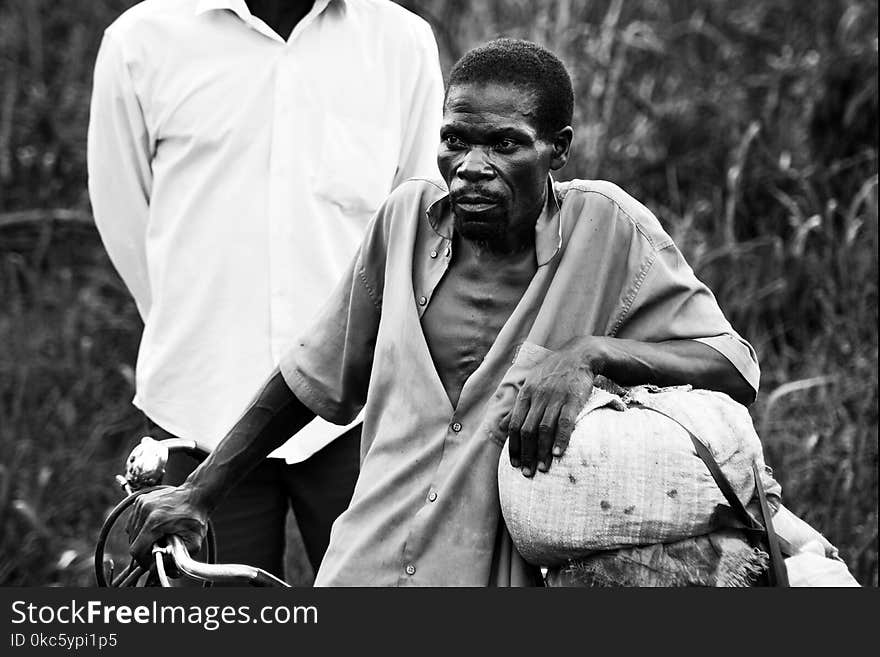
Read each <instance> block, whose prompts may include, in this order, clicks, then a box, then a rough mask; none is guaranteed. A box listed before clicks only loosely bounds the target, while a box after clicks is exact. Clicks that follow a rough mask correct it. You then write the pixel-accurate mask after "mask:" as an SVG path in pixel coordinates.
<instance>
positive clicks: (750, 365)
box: [694, 333, 761, 396]
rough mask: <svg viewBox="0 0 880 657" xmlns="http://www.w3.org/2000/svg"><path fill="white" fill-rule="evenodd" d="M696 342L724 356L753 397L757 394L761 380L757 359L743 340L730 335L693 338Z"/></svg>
mask: <svg viewBox="0 0 880 657" xmlns="http://www.w3.org/2000/svg"><path fill="white" fill-rule="evenodd" d="M694 340H695V341H696V342H702V343H703V344H704V345H706V346H709V347H712V349H714V350H715V351H717V352H718V353H720V354H721V355H722V356H724V357H725V358H726V359H727V360H729V361H730V362H731V364H732V365H733V366H734V367H735V368H736V369H737V371H738V372H739V373H740V374H741V375H742V377H743V378H744V379H745V380H746V383H748V384H749V385H750V386H751V387H752V390H754V392H755V395H756V396H757V394H758V385H759V383H760V380H761V370H760V368H759V367H758V357H757V355H756V354H755V351H754V349H752V347H751V345H749V344H748V343H747V342H745V341H744V340H741V339H740V338H738V337H736V336H734V335H730V334H729V333H727V334H724V335H716V336H714V337H711V338H694Z"/></svg>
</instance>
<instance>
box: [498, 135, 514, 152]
mask: <svg viewBox="0 0 880 657" xmlns="http://www.w3.org/2000/svg"><path fill="white" fill-rule="evenodd" d="M515 148H516V142H515V141H513V139H506V138H505V139H502V140H500V141H499V142H498V143H496V144H495V150H497V151H502V152H509V151H512V150H513V149H515Z"/></svg>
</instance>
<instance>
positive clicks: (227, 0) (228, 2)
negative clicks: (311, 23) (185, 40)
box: [195, 0, 345, 20]
mask: <svg viewBox="0 0 880 657" xmlns="http://www.w3.org/2000/svg"><path fill="white" fill-rule="evenodd" d="M334 3H336V4H339V5H343V4H345V0H315V6H314V7H313V9H312V11H315V12H316V13H321V12H322V11H324V10H325V9H326V8H327V6H328V5H331V4H334ZM214 9H228V10H229V11H232V12H235V13H236V14H237V15H238V17H239V18H241V19H242V20H247V17H248V16H252V15H253V14H251V10H250V9H248V6H247V3H246V2H245V0H199V1H198V2H197V3H196V10H195V13H196V15H197V16H198V15H199V14H204V13H205V12H208V11H212V10H214Z"/></svg>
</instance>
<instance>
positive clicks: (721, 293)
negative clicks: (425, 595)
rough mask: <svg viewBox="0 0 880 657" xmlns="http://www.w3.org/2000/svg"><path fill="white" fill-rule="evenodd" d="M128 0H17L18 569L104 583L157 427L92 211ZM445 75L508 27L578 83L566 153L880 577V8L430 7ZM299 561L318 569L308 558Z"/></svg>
mask: <svg viewBox="0 0 880 657" xmlns="http://www.w3.org/2000/svg"><path fill="white" fill-rule="evenodd" d="M131 4H134V3H133V2H130V1H126V0H90V1H89V2H79V1H77V0H52V1H50V0H14V1H12V2H9V1H8V0H0V585H6V586H10V585H85V586H88V585H91V584H92V582H93V579H92V574H91V563H90V557H91V550H92V549H93V546H94V541H95V538H96V534H97V531H98V528H99V526H100V524H101V522H102V520H103V518H104V516H105V514H106V513H107V511H108V510H109V508H110V507H111V506H112V505H113V504H115V503H116V502H117V501H119V499H120V498H121V494H120V491H119V490H118V489H117V488H116V486H115V484H114V483H113V481H112V475H113V474H114V473H116V472H119V471H120V469H121V466H122V462H123V459H124V457H125V455H127V453H128V450H129V448H130V446H131V444H132V441H133V440H134V439H136V438H137V437H138V436H139V435H140V431H141V429H142V427H141V421H140V418H139V416H138V413H137V412H136V411H135V409H133V408H132V406H131V404H130V400H131V398H132V396H133V372H132V368H133V365H134V362H135V355H136V351H137V344H138V339H139V336H140V331H141V328H142V327H141V323H140V320H139V317H138V314H137V311H136V310H135V307H134V304H133V303H132V301H131V299H130V297H129V296H128V293H127V291H126V289H125V287H124V286H123V284H122V283H121V281H120V280H119V278H118V277H117V275H116V273H115V272H114V270H113V268H112V267H111V265H110V263H109V261H108V260H107V257H106V255H105V254H104V251H103V249H102V247H101V243H100V240H99V239H98V237H97V234H96V232H95V229H94V226H93V224H92V221H91V215H90V209H89V201H88V197H87V193H86V165H85V135H86V125H87V121H88V106H89V93H90V87H91V73H92V65H93V63H94V58H95V54H96V51H97V47H98V44H99V41H100V37H101V32H102V30H103V28H104V27H106V26H107V25H108V24H109V23H110V22H111V21H112V20H113V19H114V18H115V17H116V16H118V15H119V14H120V13H121V12H122V11H123V10H124V9H126V8H127V7H128V6H130V5H131ZM401 4H403V5H404V6H406V7H407V8H409V9H411V10H413V11H415V12H416V13H418V14H420V15H422V16H423V17H425V18H426V19H427V20H428V21H429V22H430V23H431V24H432V25H433V27H434V31H435V34H436V36H437V40H438V43H439V46H440V50H441V57H442V62H443V66H444V70H445V71H448V70H449V67H450V65H451V64H452V62H454V61H455V59H456V58H457V57H459V56H460V55H461V54H463V53H464V52H465V50H467V49H468V48H470V47H471V46H473V45H476V44H478V43H480V42H483V41H485V40H487V39H489V38H492V37H496V36H514V37H524V38H528V39H532V40H534V41H537V42H539V43H542V44H544V45H546V46H548V47H549V48H551V49H552V50H554V51H555V52H556V53H557V54H558V55H559V56H560V57H561V58H562V59H563V60H564V61H565V62H566V64H567V65H568V66H569V68H570V70H571V72H572V75H573V77H574V82H575V93H576V118H575V121H576V126H575V132H576V138H575V144H574V157H573V159H572V161H571V163H570V164H569V165H568V166H567V167H566V169H565V170H564V171H563V172H562V175H561V176H559V178H561V179H566V178H574V177H578V178H603V179H607V180H611V181H614V182H616V183H617V184H619V185H620V186H622V187H623V188H624V189H626V190H628V191H629V192H630V193H631V194H633V195H634V196H635V197H636V198H638V199H640V200H641V201H643V202H644V203H646V204H647V205H648V206H649V207H650V208H651V209H652V210H653V211H654V212H655V213H656V214H657V216H658V217H659V218H660V219H661V221H662V222H663V224H664V226H665V227H666V228H667V230H668V231H669V232H670V233H671V235H672V236H673V237H674V239H675V240H676V242H677V243H678V245H679V246H680V247H681V248H682V250H683V251H684V252H685V255H686V256H687V258H688V260H689V262H690V263H691V265H692V266H693V267H694V269H695V270H696V272H697V274H698V276H700V277H701V278H702V279H703V280H704V281H705V282H706V283H707V284H708V285H709V286H710V287H711V288H712V289H713V290H714V291H715V293H716V295H717V296H718V298H719V301H720V303H721V306H722V308H723V309H724V311H725V312H726V313H727V315H728V317H729V318H730V320H731V322H732V323H733V325H734V326H735V327H736V329H737V330H738V331H739V332H740V333H741V334H742V335H743V336H745V337H746V338H747V339H748V340H750V341H751V342H752V344H753V345H755V347H756V349H757V351H758V354H759V356H760V360H761V364H762V370H763V379H762V383H761V394H760V396H759V399H758V401H757V402H756V404H755V405H754V406H753V407H752V409H751V410H752V414H753V417H754V419H755V422H756V425H757V427H758V430H759V433H760V434H761V436H762V438H763V440H764V442H765V445H766V452H767V458H768V462H769V463H770V464H771V465H773V466H774V468H775V470H776V474H777V477H778V478H779V479H780V481H781V482H782V484H783V487H784V495H785V501H786V503H787V505H788V506H789V507H790V508H792V509H793V510H794V511H795V512H796V513H798V514H800V515H801V516H802V517H804V518H805V519H806V520H807V521H809V522H810V523H812V524H813V525H814V526H816V527H817V528H819V529H820V530H821V531H823V532H824V533H825V534H826V535H827V536H828V537H829V538H830V540H831V541H832V542H834V543H835V544H836V545H837V546H838V547H839V548H840V549H841V551H842V554H843V556H844V558H845V559H846V560H847V562H848V564H849V566H850V568H851V570H852V571H853V573H854V574H855V576H856V577H857V578H858V580H859V581H860V582H861V583H862V584H864V585H870V586H877V576H878V571H877V549H878V545H877V533H878V532H877V523H878V516H877V509H878V504H877V493H878V480H877V474H878V464H877V440H878V436H877V410H878V409H877V405H878V392H877V320H878V316H877V278H878V276H877V247H878V243H877V212H878V192H877V152H878V134H877V116H878V106H877V105H878V101H877V3H876V2H872V1H870V0H865V1H859V0H823V2H819V3H804V2H800V1H799V0H740V1H738V2H733V1H732V0H730V1H728V0H703V1H698V0H645V1H643V2H634V1H629V2H626V3H624V2H622V0H596V1H594V2H574V1H571V0H485V1H481V2H478V3H477V2H468V1H465V0H412V1H402V2H401ZM298 577H300V578H303V579H307V578H308V577H309V575H308V574H307V573H294V574H293V576H292V579H293V580H296V579H297V578H298Z"/></svg>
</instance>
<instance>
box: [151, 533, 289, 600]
mask: <svg viewBox="0 0 880 657" xmlns="http://www.w3.org/2000/svg"><path fill="white" fill-rule="evenodd" d="M153 554H154V555H155V558H156V563H157V571H158V572H159V573H160V575H159V577H160V580H161V579H162V577H163V575H164V565H163V566H159V565H158V564H159V562H160V561H162V558H161V555H167V556H168V557H170V558H171V560H172V561H173V562H174V565H175V566H176V567H177V569H178V570H179V571H180V572H181V573H182V574H183V575H185V576H187V577H189V578H191V579H197V580H199V581H202V582H214V583H215V584H234V583H240V582H242V581H245V582H247V583H248V584H250V585H251V586H283V587H288V588H289V587H290V585H289V584H288V583H287V582H285V581H284V580H283V579H280V578H278V577H275V575H272V574H271V573H268V572H266V571H265V570H263V569H262V568H256V567H254V566H246V565H244V564H235V563H202V562H201V561H196V560H195V559H193V558H192V557H191V556H190V554H189V551H188V550H187V549H186V546H185V545H184V544H183V540H182V539H181V538H180V537H179V536H169V537H168V539H167V544H166V545H165V546H164V547H159V546H158V545H157V546H153Z"/></svg>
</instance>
